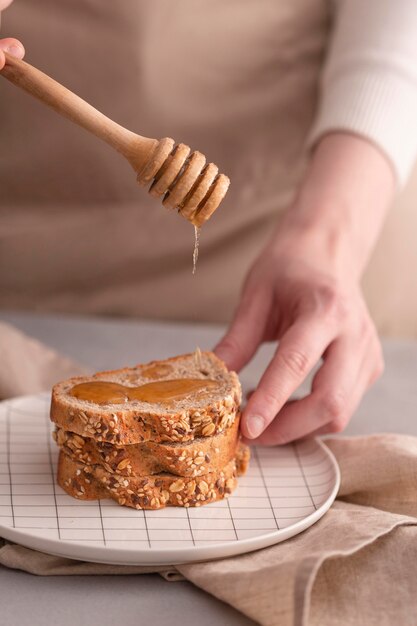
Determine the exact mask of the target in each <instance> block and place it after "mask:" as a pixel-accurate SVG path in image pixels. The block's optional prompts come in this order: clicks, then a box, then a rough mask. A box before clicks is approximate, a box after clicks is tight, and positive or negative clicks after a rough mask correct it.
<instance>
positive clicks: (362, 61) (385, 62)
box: [309, 0, 417, 186]
mask: <svg viewBox="0 0 417 626" xmlns="http://www.w3.org/2000/svg"><path fill="white" fill-rule="evenodd" d="M334 130H348V131H351V132H354V133H357V134H359V135H361V136H363V137H366V138H367V139H369V140H370V141H372V142H373V143H374V144H376V145H377V146H378V147H379V148H380V149H381V150H382V151H383V152H384V153H385V154H386V156H387V157H388V159H389V160H390V161H391V163H392V165H393V167H394V170H395V171H396V173H397V176H398V182H399V185H400V186H401V185H403V184H404V183H405V181H406V179H407V176H408V174H409V172H410V169H411V167H412V165H413V162H414V160H415V158H416V156H417V0H339V1H338V2H336V3H335V20H334V29H333V34H332V39H331V42H330V47H329V50H328V56H327V60H326V63H325V67H324V71H323V76H322V83H321V94H320V100H319V107H318V111H317V115H316V119H315V121H314V124H313V128H312V131H311V134H310V137H309V144H310V145H313V144H314V143H316V142H317V140H318V139H319V138H320V137H321V136H323V135H324V134H325V133H328V132H330V131H334Z"/></svg>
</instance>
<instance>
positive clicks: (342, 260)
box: [271, 132, 395, 278]
mask: <svg viewBox="0 0 417 626" xmlns="http://www.w3.org/2000/svg"><path fill="white" fill-rule="evenodd" d="M394 192H395V175H394V171H393V169H392V166H391V164H390V163H389V161H388V159H387V158H386V157H385V156H384V155H383V153H382V152H381V151H380V150H379V149H378V148H376V147H375V146H374V145H373V144H372V143H370V142H369V141H368V140H365V139H362V138H360V137H358V136H355V135H353V134H349V133H345V132H334V133H329V134H327V135H325V136H324V137H323V138H322V139H321V141H320V142H319V143H318V145H317V147H316V149H315V151H314V153H313V155H312V159H311V162H310V166H309V168H308V170H307V173H306V175H305V178H304V180H303V181H302V184H301V187H300V189H299V192H298V194H297V197H296V199H295V201H294V203H293V204H292V205H291V207H290V208H289V209H288V211H287V212H286V214H285V215H284V217H283V219H282V220H281V221H280V224H279V227H278V229H277V231H276V233H275V234H274V237H273V240H272V242H271V245H272V247H273V248H274V249H275V250H276V251H277V252H279V251H280V250H281V251H282V250H283V248H284V249H285V248H286V247H287V245H286V242H288V245H291V246H293V245H294V241H296V244H295V245H296V247H297V248H298V249H299V250H300V253H301V254H303V253H305V252H308V253H309V254H310V255H313V256H316V258H317V259H320V260H321V262H328V263H329V267H328V269H329V270H332V271H333V272H334V273H335V274H338V275H342V276H343V275H345V274H346V273H349V276H350V277H354V278H359V277H360V275H361V274H362V272H363V270H364V268H365V266H366V263H367V261H368V259H369V256H370V254H371V252H372V249H373V247H374V245H375V242H376V240H377V238H378V234H379V232H380V229H381V226H382V224H383V221H384V217H385V215H386V212H387V210H388V207H389V206H390V204H391V201H392V199H393V196H394ZM293 235H294V237H293ZM306 248H307V249H306Z"/></svg>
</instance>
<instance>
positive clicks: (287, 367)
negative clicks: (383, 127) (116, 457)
mask: <svg viewBox="0 0 417 626" xmlns="http://www.w3.org/2000/svg"><path fill="white" fill-rule="evenodd" d="M346 142H347V143H346ZM352 142H353V143H352ZM358 142H359V143H358ZM323 144H324V145H321V146H319V148H318V149H317V152H316V155H315V157H314V159H313V163H312V167H311V169H310V171H309V173H308V175H307V179H306V181H305V182H304V184H303V186H302V189H301V192H300V194H299V196H298V198H297V199H296V201H295V203H294V205H293V206H292V207H291V209H290V210H289V211H288V212H287V214H286V215H285V216H284V217H283V219H282V220H281V223H280V225H279V227H278V229H277V232H276V233H275V235H274V237H273V239H272V241H271V242H270V244H269V245H268V246H267V247H266V249H265V250H264V251H263V252H262V254H261V255H260V257H259V258H258V260H257V261H256V262H255V264H254V266H253V267H252V269H251V271H250V272H249V275H248V277H247V280H246V282H245V285H244V288H243V292H242V296H241V300H240V304H239V306H238V309H237V312H236V315H235V318H234V320H233V322H232V324H231V326H230V329H229V331H228V332H227V334H226V335H225V337H224V338H223V339H222V341H221V342H220V343H219V344H218V346H217V347H216V349H215V351H216V353H217V354H218V355H219V356H220V358H222V359H224V360H225V362H226V364H227V365H228V366H229V367H230V368H231V369H236V370H238V371H239V370H240V369H241V368H242V367H243V366H244V365H245V364H246V363H247V362H248V361H249V360H250V359H251V358H252V356H253V355H254V354H255V352H256V350H257V349H258V347H259V345H260V344H261V343H262V342H264V341H274V340H279V345H278V348H277V350H276V352H275V355H274V357H273V359H272V361H271V362H270V364H269V365H268V367H267V369H266V371H265V372H264V374H263V376H262V378H261V380H260V382H259V385H258V387H257V389H256V390H255V392H254V393H253V394H252V395H251V397H250V398H249V401H248V404H247V406H246V409H245V411H244V413H243V416H242V426H241V429H242V433H243V435H244V436H245V437H247V438H250V439H254V440H255V441H254V442H255V443H261V444H267V445H274V444H284V443H287V442H289V441H292V440H294V439H298V438H300V437H303V436H306V435H311V434H321V433H325V432H338V431H340V430H342V429H343V428H344V427H345V426H346V424H347V422H348V421H349V418H350V417H351V415H352V414H353V412H354V411H355V409H356V407H357V406H358V404H359V402H360V400H361V398H362V396H363V394H364V393H365V391H366V390H367V389H368V388H369V386H370V385H372V383H373V382H374V381H375V380H376V379H377V378H378V376H379V375H380V374H381V372H382V370H383V358H382V352H381V347H380V343H379V340H378V337H377V333H376V330H375V327H374V325H373V323H372V320H371V318H370V316H369V313H368V311H367V308H366V305H365V302H364V300H363V296H362V293H361V290H360V285H359V281H360V275H361V272H362V269H363V267H364V265H365V262H366V260H367V257H368V255H369V252H370V250H371V248H372V245H373V243H374V241H375V239H376V236H377V233H378V230H379V227H380V225H381V223H382V218H383V215H384V212H385V209H386V206H387V205H388V202H389V200H390V198H391V196H392V193H393V189H394V178H393V174H392V171H391V169H390V166H389V164H388V163H387V162H386V161H385V157H383V156H382V155H381V154H380V153H379V152H378V151H377V149H376V148H374V147H373V146H371V145H370V144H367V142H366V141H364V140H362V139H359V138H356V137H351V136H349V135H343V134H338V135H335V136H334V137H330V136H328V137H327V138H326V139H324V140H323ZM341 150H342V152H343V159H341V160H340V159H337V158H336V157H335V152H336V154H338V153H340V151H341ZM368 150H369V151H370V152H369V151H368ZM362 157H363V158H364V159H365V162H366V163H367V165H368V168H363V163H362ZM345 168H348V169H350V174H352V168H353V169H354V170H355V172H356V170H357V173H360V171H361V169H362V168H363V171H364V172H366V176H364V177H363V178H364V181H363V185H365V187H366V189H364V190H362V191H361V187H360V181H359V179H357V180H356V186H352V185H349V186H348V187H347V183H346V181H349V180H351V178H352V177H351V176H348V177H347V178H346V172H345V171H344V170H345ZM329 181H330V182H329ZM329 186H330V190H331V194H330V196H331V199H332V202H329V196H328V191H329ZM374 188H375V198H376V200H375V207H374V208H373V209H371V208H370V207H367V206H366V203H367V202H368V201H369V199H370V196H372V194H373V190H374ZM384 192H385V193H384ZM378 193H379V196H378ZM350 196H353V197H352V198H351V197H350ZM378 198H379V199H378ZM382 198H383V201H382ZM339 199H342V200H341V201H340V203H339ZM377 199H378V200H377ZM355 201H356V204H355ZM363 203H364V204H365V206H366V208H367V213H366V214H365V217H364V213H365V212H364V210H363V209H364V207H363V206H362V204H363ZM349 207H352V208H349ZM366 233H367V235H368V236H365V234H366ZM321 358H323V364H322V365H321V367H320V369H319V370H318V372H317V373H316V374H315V376H314V379H313V383H312V388H311V393H310V394H309V395H307V396H306V397H305V398H302V399H300V400H295V401H289V398H290V396H291V394H292V393H293V392H294V391H295V390H296V389H297V388H298V386H299V385H300V384H301V383H302V381H303V380H304V379H305V377H306V376H307V374H308V373H309V372H310V371H311V370H312V368H313V367H314V366H315V365H316V363H317V362H318V361H319V360H320V359H321Z"/></svg>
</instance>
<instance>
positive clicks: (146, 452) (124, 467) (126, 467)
mask: <svg viewBox="0 0 417 626" xmlns="http://www.w3.org/2000/svg"><path fill="white" fill-rule="evenodd" d="M53 436H54V439H55V441H56V442H57V444H58V445H59V446H60V448H61V449H62V450H63V451H64V452H65V453H66V454H69V455H72V456H75V457H76V458H77V459H78V460H79V461H81V462H82V463H87V464H88V463H90V464H93V465H102V466H103V467H104V468H105V469H106V470H107V471H108V472H110V473H117V474H120V475H121V476H148V475H149V474H158V473H161V472H169V473H171V474H175V475H176V476H191V477H195V476H201V475H203V474H206V473H208V472H213V471H218V470H220V469H221V468H222V467H224V466H225V465H226V464H227V463H229V461H231V460H232V459H233V458H234V457H235V456H236V450H237V445H238V441H239V418H237V419H236V420H235V422H234V423H233V424H232V426H231V427H230V428H228V429H227V430H225V431H223V432H222V433H218V434H217V435H213V436H212V437H199V438H197V439H194V441H191V442H185V443H183V442H181V443H161V442H159V443H156V442H153V441H148V442H145V443H137V444H131V445H128V446H115V445H113V444H111V443H105V442H97V441H95V440H94V439H91V438H89V437H81V436H80V435H77V434H75V433H71V432H69V431H65V430H63V429H61V428H59V427H58V428H57V429H56V431H55V433H53Z"/></svg>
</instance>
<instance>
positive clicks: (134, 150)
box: [1, 54, 230, 227]
mask: <svg viewBox="0 0 417 626" xmlns="http://www.w3.org/2000/svg"><path fill="white" fill-rule="evenodd" d="M5 56H6V64H5V66H4V68H3V69H2V70H1V74H2V75H3V76H4V77H5V78H7V79H8V80H9V81H10V82H12V83H13V84H15V85H17V86H18V87H20V88H21V89H23V90H24V91H26V92H28V93H29V94H31V95H32V96H34V97H35V98H37V99H38V100H40V101H41V102H43V103H44V104H47V105H48V106H50V107H51V108H52V109H54V110H55V111H56V112H57V113H59V114H60V115H62V116H64V117H66V118H68V119H69V120H71V121H72V122H75V123H76V124H78V125H79V126H82V128H85V129H86V130H88V131H89V132H90V133H92V134H93V135H95V136H96V137H98V138H99V139H102V140H103V141H105V142H106V143H108V144H109V145H110V146H112V148H115V149H116V150H117V151H118V152H120V154H122V155H123V156H124V157H125V158H126V159H127V160H128V161H129V163H130V165H131V166H132V167H133V169H134V170H135V172H136V173H137V181H138V183H139V184H140V185H142V186H143V187H147V186H148V185H150V186H149V193H150V194H151V195H152V196H154V197H156V198H161V197H162V203H163V205H164V206H166V207H169V208H172V209H177V210H178V211H179V212H180V213H181V215H182V216H183V217H185V218H186V219H187V220H189V221H190V222H191V223H192V224H194V226H196V227H200V226H202V224H204V222H206V221H207V220H208V219H209V218H210V216H211V215H212V214H213V213H214V211H215V210H216V209H217V207H218V206H219V204H220V202H221V201H222V200H223V198H224V196H225V195H226V192H227V190H228V187H229V184H230V180H229V178H228V177H227V176H225V175H224V174H219V170H218V167H217V166H216V165H214V164H213V163H207V164H206V157H205V156H204V155H203V154H201V152H197V151H194V152H191V149H190V148H189V147H188V146H186V145H185V144H183V143H179V144H175V142H174V140H173V139H170V138H169V137H165V138H164V139H160V140H158V139H150V138H148V137H142V136H141V135H137V134H136V133H133V132H131V131H130V130H127V129H126V128H123V126H120V125H119V124H117V123H116V122H114V121H113V120H111V119H109V118H108V117H106V116H105V115H103V114H102V113H100V111H97V109H95V108H94V107H92V106H91V105H90V104H88V103H87V102H85V100H83V99H82V98H80V97H79V96H77V95H76V94H75V93H73V92H72V91H70V90H69V89H67V88H66V87H64V86H63V85H61V84H60V83H58V82H57V81H55V80H54V79H52V78H51V77H50V76H48V75H47V74H44V73H43V72H41V71H40V70H38V69H36V68H35V67H33V66H32V65H29V63H26V62H25V61H21V60H19V59H16V58H14V57H12V56H10V55H9V54H5Z"/></svg>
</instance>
